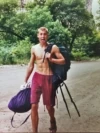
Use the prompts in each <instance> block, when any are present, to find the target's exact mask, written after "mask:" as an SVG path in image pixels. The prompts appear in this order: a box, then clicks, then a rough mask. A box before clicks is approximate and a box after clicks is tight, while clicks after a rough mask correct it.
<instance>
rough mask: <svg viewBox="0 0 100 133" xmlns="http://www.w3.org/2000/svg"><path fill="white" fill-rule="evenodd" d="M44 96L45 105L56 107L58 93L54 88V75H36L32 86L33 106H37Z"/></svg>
mask: <svg viewBox="0 0 100 133" xmlns="http://www.w3.org/2000/svg"><path fill="white" fill-rule="evenodd" d="M41 94H42V95H43V104H44V105H49V106H54V105H55V96H56V92H55V91H54V89H53V86H52V75H42V74H39V73H37V72H35V73H34V76H33V78H32V86H31V104H37V103H38V102H39V100H40V96H41Z"/></svg>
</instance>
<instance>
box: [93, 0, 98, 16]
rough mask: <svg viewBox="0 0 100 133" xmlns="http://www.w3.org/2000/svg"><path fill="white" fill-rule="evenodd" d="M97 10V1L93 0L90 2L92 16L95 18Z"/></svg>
mask: <svg viewBox="0 0 100 133" xmlns="http://www.w3.org/2000/svg"><path fill="white" fill-rule="evenodd" d="M98 9H99V4H98V0H93V2H92V14H93V15H94V16H96V11H97V10H98Z"/></svg>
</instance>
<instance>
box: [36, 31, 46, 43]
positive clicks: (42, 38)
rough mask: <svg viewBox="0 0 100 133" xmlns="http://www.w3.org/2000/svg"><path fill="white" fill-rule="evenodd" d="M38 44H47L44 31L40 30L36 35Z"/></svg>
mask: <svg viewBox="0 0 100 133" xmlns="http://www.w3.org/2000/svg"><path fill="white" fill-rule="evenodd" d="M37 37H38V39H39V42H40V43H41V44H44V43H46V42H47V39H48V33H47V32H46V31H45V30H40V31H39V33H38V35H37Z"/></svg>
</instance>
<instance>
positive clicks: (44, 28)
mask: <svg viewBox="0 0 100 133" xmlns="http://www.w3.org/2000/svg"><path fill="white" fill-rule="evenodd" d="M40 31H46V32H47V33H48V29H47V28H46V27H40V28H39V29H38V33H39V32H40Z"/></svg>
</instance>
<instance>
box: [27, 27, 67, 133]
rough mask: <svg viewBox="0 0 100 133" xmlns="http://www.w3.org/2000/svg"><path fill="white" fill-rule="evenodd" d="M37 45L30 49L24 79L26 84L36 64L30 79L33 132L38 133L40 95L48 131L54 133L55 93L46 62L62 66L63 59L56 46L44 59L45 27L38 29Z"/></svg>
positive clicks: (46, 34)
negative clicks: (47, 114)
mask: <svg viewBox="0 0 100 133" xmlns="http://www.w3.org/2000/svg"><path fill="white" fill-rule="evenodd" d="M37 37H38V40H39V43H38V44H37V45H35V46H32V49H31V58H30V62H29V65H28V68H27V73H26V77H25V82H26V83H27V81H28V79H29V77H30V75H31V73H32V71H33V69H34V63H35V64H36V69H35V73H34V75H33V78H32V86H31V104H32V108H31V119H32V127H33V132H34V133H37V132H38V121H39V117H38V103H39V100H40V95H41V94H43V104H44V105H46V108H47V110H48V113H49V116H50V128H49V129H50V131H51V132H56V130H57V126H56V119H55V116H54V112H55V110H54V105H55V95H56V93H55V92H54V90H53V86H52V75H53V73H52V70H51V69H50V67H49V64H48V60H47V59H49V61H50V62H52V63H56V64H64V63H65V59H64V57H63V56H62V54H61V53H60V51H59V48H58V47H57V46H56V45H53V47H52V50H51V53H47V54H46V56H45V59H44V61H43V58H44V53H45V51H44V50H45V49H46V48H47V46H48V45H49V44H48V43H47V40H48V29H47V28H46V27H40V28H39V29H38V34H37ZM52 55H55V56H56V57H57V58H56V59H55V58H53V56H52Z"/></svg>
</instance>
